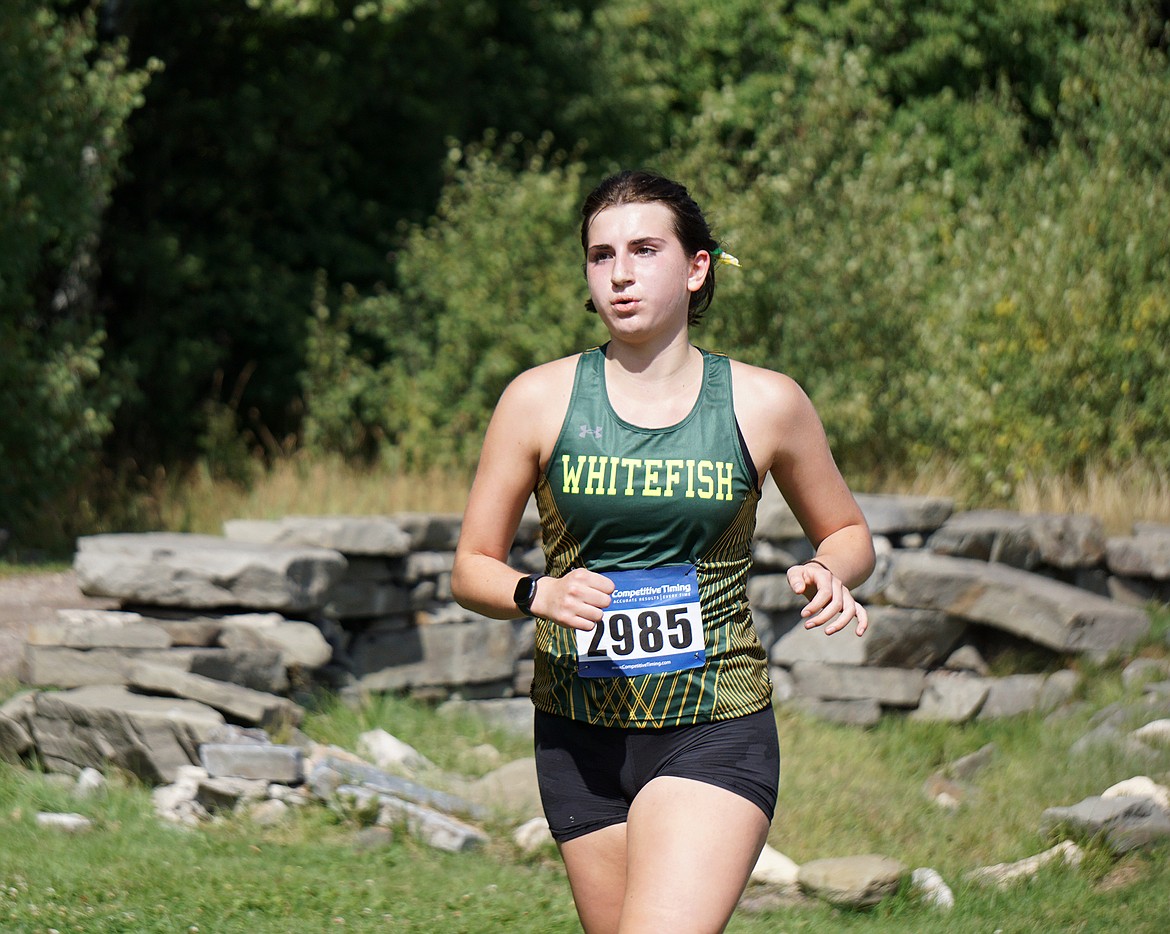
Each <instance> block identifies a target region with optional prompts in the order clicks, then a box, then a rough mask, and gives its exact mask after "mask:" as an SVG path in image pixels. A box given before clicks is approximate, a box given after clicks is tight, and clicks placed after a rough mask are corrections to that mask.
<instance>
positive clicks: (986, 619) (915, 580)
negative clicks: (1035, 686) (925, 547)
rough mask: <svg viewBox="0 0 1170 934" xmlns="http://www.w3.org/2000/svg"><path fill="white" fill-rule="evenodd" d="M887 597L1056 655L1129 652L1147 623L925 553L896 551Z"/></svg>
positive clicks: (1087, 598)
mask: <svg viewBox="0 0 1170 934" xmlns="http://www.w3.org/2000/svg"><path fill="white" fill-rule="evenodd" d="M886 598H887V599H888V600H889V601H890V602H892V603H895V604H897V605H899V606H906V607H917V608H920V609H935V610H943V611H945V612H947V613H949V614H950V615H951V616H957V617H959V618H961V619H966V620H969V621H970V622H974V623H982V624H983V625H986V626H992V627H994V628H996V629H1000V630H1003V631H1004V632H1008V633H1011V634H1012V635H1015V636H1019V637H1021V638H1023V639H1027V640H1030V641H1032V642H1035V643H1037V644H1039V645H1042V646H1045V647H1047V648H1050V649H1054V650H1056V651H1058V652H1090V653H1108V652H1112V651H1117V650H1122V649H1126V648H1129V647H1132V646H1133V645H1134V644H1135V643H1136V642H1137V641H1138V640H1139V639H1141V638H1142V637H1143V636H1144V635H1145V634H1146V632H1147V631H1148V630H1149V626H1150V620H1149V616H1148V615H1147V614H1146V613H1145V612H1144V611H1142V610H1139V609H1136V608H1135V607H1131V606H1126V605H1124V604H1120V603H1118V602H1117V601H1114V600H1110V599H1108V598H1106V597H1100V596H1097V595H1096V594H1092V593H1088V592H1087V591H1084V590H1081V589H1079V588H1077V587H1073V586H1072V585H1070V584H1063V583H1061V582H1059V581H1055V580H1051V579H1049V578H1047V577H1043V576H1041V575H1039V574H1030V573H1028V572H1026V571H1021V570H1018V569H1016V568H1010V567H1006V566H1004V565H998V564H988V563H986V562H983V561H976V560H974V559H971V558H952V557H949V556H945V555H935V554H930V553H928V552H904V553H898V554H895V555H894V556H893V572H892V575H891V578H890V583H889V585H888V586H887V588H886Z"/></svg>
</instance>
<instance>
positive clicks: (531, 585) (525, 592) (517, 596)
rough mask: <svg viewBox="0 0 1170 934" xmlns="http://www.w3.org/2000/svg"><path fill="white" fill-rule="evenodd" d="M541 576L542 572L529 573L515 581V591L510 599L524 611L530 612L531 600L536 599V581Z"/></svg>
mask: <svg viewBox="0 0 1170 934" xmlns="http://www.w3.org/2000/svg"><path fill="white" fill-rule="evenodd" d="M542 577H544V575H543V574H529V575H528V576H527V577H522V578H520V580H518V581H517V582H516V592H515V593H514V594H513V595H512V599H513V600H515V601H516V606H518V607H520V609H522V610H523V611H524V612H525V613H529V614H530V613H532V601H533V600H535V599H536V582H537V581H538V580H540V579H541V578H542Z"/></svg>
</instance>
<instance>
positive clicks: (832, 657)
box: [770, 606, 967, 668]
mask: <svg viewBox="0 0 1170 934" xmlns="http://www.w3.org/2000/svg"><path fill="white" fill-rule="evenodd" d="M868 613H869V629H868V631H867V632H866V634H865V636H864V637H863V638H860V639H858V638H841V637H842V636H848V635H849V634H848V633H840V634H838V635H836V636H834V637H831V638H826V637H825V633H824V630H823V629H811V630H810V629H805V628H804V627H803V626H801V625H797V626H794V627H793V628H792V629H790V630H789V631H788V632H787V633H785V634H784V635H783V636H781V637H780V638H779V639H778V640H777V641H776V644H775V645H773V646H772V651H771V653H770V658H771V661H772V664H774V665H784V666H786V667H789V666H792V665H794V664H796V663H797V662H830V663H836V664H842V665H869V666H876V667H883V666H884V667H898V668H930V667H933V666H934V665H936V664H938V663H939V662H940V661H941V660H942V659H944V658H946V656H947V653H949V652H950V651H951V649H952V648H953V647H954V646H955V644H956V643H957V642H958V641H959V639H960V638H962V635H963V633H964V632H965V631H966V628H967V623H966V622H965V621H963V620H960V619H955V618H953V617H948V616H947V615H946V614H945V613H943V612H941V611H939V610H913V609H904V608H902V607H895V606H874V607H869V608H868Z"/></svg>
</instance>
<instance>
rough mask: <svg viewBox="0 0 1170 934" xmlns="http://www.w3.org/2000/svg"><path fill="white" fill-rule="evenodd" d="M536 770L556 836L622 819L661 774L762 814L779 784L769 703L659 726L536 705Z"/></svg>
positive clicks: (772, 804) (772, 806) (771, 808)
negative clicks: (742, 801) (592, 718)
mask: <svg viewBox="0 0 1170 934" xmlns="http://www.w3.org/2000/svg"><path fill="white" fill-rule="evenodd" d="M535 727H536V733H535V735H536V772H537V776H538V777H539V781H540V797H541V801H542V802H543V804H544V814H545V817H546V818H548V825H549V829H550V830H551V831H552V835H553V837H554V838H555V839H556V841H557V842H558V843H564V842H566V841H568V840H572V839H573V838H575V837H580V836H583V835H585V834H587V833H592V832H593V831H594V830H600V829H601V828H603V827H608V826H610V825H611V824H622V823H625V821H626V815H627V814H628V813H629V810H630V804H631V803H632V802H633V800H634V797H635V796H636V795H637V794H638V792H639V791H641V790H642V788H643V787H645V785H646V784H647V783H648V782H650V781H651V780H652V779H655V778H658V777H659V776H662V775H671V776H674V777H676V778H690V779H694V780H696V781H700V782H706V783H707V784H709V785H716V786H717V787H719V788H725V789H727V790H728V791H731V792H734V793H735V794H737V795H739V796H740V797H742V798H746V799H747V800H748V801H751V802H752V803H753V804H755V805H757V806H758V807H759V808H760V810H761V811H763V812H764V814H766V815H767V817H768V820H769V821H771V819H772V815H773V814H774V813H775V810H776V795H777V792H778V790H779V785H780V741H779V737H778V735H777V732H776V718H775V715H774V714H773V713H772V708H771V707H765V708H764V709H763V710H761V711H758V712H757V713H753V714H748V715H747V716H744V717H736V718H735V719H732V720H719V721H717V722H714V723H700V724H697V725H695V726H676V727H667V728H665V729H628V728H625V727H608V726H591V725H590V724H588V723H582V722H580V721H577V720H570V719H568V718H567V717H558V716H554V715H553V714H548V713H544V712H543V711H540V710H538V711H536V721H535Z"/></svg>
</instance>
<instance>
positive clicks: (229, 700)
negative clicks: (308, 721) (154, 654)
mask: <svg viewBox="0 0 1170 934" xmlns="http://www.w3.org/2000/svg"><path fill="white" fill-rule="evenodd" d="M127 685H128V686H129V687H131V688H133V689H135V690H138V691H140V692H142V693H147V694H164V695H168V696H172V697H183V698H186V699H187V700H193V701H198V702H199V703H201V704H206V705H207V706H208V707H214V708H215V709H216V710H218V711H219V712H220V713H222V714H224V715H225V716H227V717H230V718H231V719H232V720H235V721H238V722H243V723H248V724H253V725H257V726H264V727H272V728H276V727H282V726H296V725H297V724H299V723H300V722H301V720H302V718H303V717H304V711H303V710H302V709H301V708H300V707H299V706H298V705H297V704H294V703H293V702H292V701H290V700H289V699H288V698H285V697H278V696H276V695H275V694H268V693H266V692H264V691H255V690H253V689H252V688H246V687H241V686H240V685H238V684H230V683H229V682H227V681H216V680H215V679H214V678H207V677H204V676H203V675H196V674H191V673H190V672H186V671H179V670H178V669H175V668H169V667H167V666H166V665H159V664H152V663H150V662H137V663H136V664H134V665H132V666H131V668H130V671H129V674H128V676H127Z"/></svg>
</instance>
